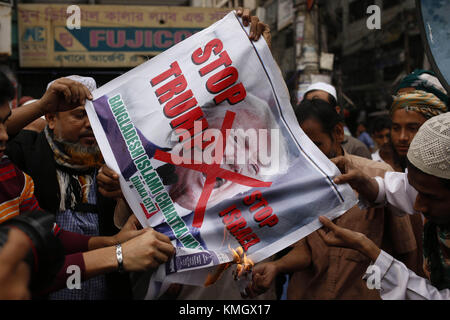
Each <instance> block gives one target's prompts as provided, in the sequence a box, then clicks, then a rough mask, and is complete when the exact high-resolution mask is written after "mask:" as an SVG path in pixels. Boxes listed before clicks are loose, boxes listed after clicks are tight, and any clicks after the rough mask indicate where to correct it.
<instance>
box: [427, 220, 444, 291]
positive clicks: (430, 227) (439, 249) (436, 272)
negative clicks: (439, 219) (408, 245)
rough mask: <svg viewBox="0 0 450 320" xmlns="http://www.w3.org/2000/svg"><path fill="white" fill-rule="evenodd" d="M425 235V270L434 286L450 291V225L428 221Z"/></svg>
mask: <svg viewBox="0 0 450 320" xmlns="http://www.w3.org/2000/svg"><path fill="white" fill-rule="evenodd" d="M423 235H424V236H423V244H424V245H423V256H424V270H425V272H426V273H427V275H428V277H429V279H430V281H431V283H432V284H433V286H435V287H436V288H438V289H439V290H442V289H450V224H447V225H445V226H438V225H436V224H435V223H433V222H431V221H426V222H425V226H424V233H423Z"/></svg>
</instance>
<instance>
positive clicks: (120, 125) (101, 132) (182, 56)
mask: <svg viewBox="0 0 450 320" xmlns="http://www.w3.org/2000/svg"><path fill="white" fill-rule="evenodd" d="M247 32H248V28H247V29H246V28H245V27H244V26H243V25H242V24H241V23H240V21H239V19H238V18H237V17H236V15H235V13H234V12H231V13H230V14H228V15H227V16H226V17H225V18H224V19H222V20H220V21H218V22H217V23H215V24H213V25H212V26H210V27H209V28H207V29H204V30H203V31H201V32H199V33H197V34H195V35H193V36H192V37H190V38H189V39H186V40H185V41H183V42H181V43H179V44H177V45H176V46H174V47H172V48H171V49H169V50H167V51H166V52H164V53H163V54H160V55H159V56H157V57H155V58H153V59H152V60H150V61H148V62H146V63H144V64H142V65H140V66H139V67H136V68H135V69H133V70H131V71H130V72H128V73H126V74H124V75H123V76H121V77H119V78H117V79H115V80H113V81H111V82H110V83H108V84H106V85H105V86H103V87H101V88H99V89H98V90H96V91H95V92H94V93H93V94H94V101H93V103H88V106H87V111H88V115H89V118H90V121H91V125H92V127H93V130H94V133H95V136H96V138H97V141H98V143H99V146H100V148H101V150H102V153H103V156H104V158H105V161H106V164H107V165H108V166H109V167H110V168H111V169H113V170H115V171H116V172H118V173H120V182H121V187H122V191H123V193H124V195H125V198H126V199H127V202H128V204H129V205H130V207H131V208H132V210H133V212H134V214H135V215H136V216H137V217H138V219H139V221H140V222H141V224H142V225H143V226H144V227H148V226H151V227H153V228H154V229H155V230H157V231H159V232H161V233H164V234H166V235H167V236H169V237H170V238H171V239H172V240H173V244H174V245H175V246H176V247H177V253H176V255H175V257H174V258H173V259H172V261H170V262H168V263H167V264H166V266H164V268H160V269H159V270H158V272H157V274H156V275H155V278H156V279H157V280H161V281H162V280H167V281H176V282H180V283H195V284H199V285H202V284H204V283H205V277H204V275H205V274H204V272H203V270H209V271H210V270H211V267H214V266H215V265H218V264H221V263H225V262H229V261H231V260H232V259H233V256H232V254H231V250H230V249H236V248H239V247H240V248H242V249H243V251H244V252H245V253H246V254H247V255H248V258H250V259H251V260H252V261H254V262H258V261H261V260H263V259H265V258H267V257H269V256H271V255H273V254H274V253H276V252H278V251H280V250H282V249H283V248H285V247H287V246H289V245H291V244H293V243H295V242H297V241H298V240H300V239H301V238H303V237H305V236H307V235H308V234H310V233H311V232H313V231H315V230H317V229H318V228H320V227H321V224H320V223H319V222H318V219H317V218H318V216H320V215H325V216H327V217H328V218H330V219H334V218H336V217H338V216H339V215H341V214H342V213H344V212H345V211H347V210H348V209H350V208H351V207H352V206H353V205H354V204H355V202H356V200H355V196H354V193H353V191H352V190H351V189H350V187H349V186H342V185H340V186H337V185H335V184H334V183H333V181H332V178H333V177H334V176H336V175H338V174H339V171H338V170H337V168H336V167H335V166H334V165H333V164H332V163H331V162H330V161H329V160H328V159H327V158H326V157H325V155H323V154H322V153H321V152H320V151H319V149H318V148H317V147H316V146H315V145H314V144H313V143H312V142H311V141H310V140H309V139H308V137H307V136H306V135H305V134H304V133H303V131H302V130H301V129H300V127H299V125H298V123H297V120H296V118H295V115H294V112H293V110H292V107H291V105H290V99H289V94H288V91H287V88H286V86H285V85H284V82H283V79H282V76H281V73H280V71H279V69H278V66H277V65H276V63H275V61H274V60H273V58H272V56H271V54H270V51H269V48H268V47H267V44H266V43H265V42H264V40H262V39H261V40H260V41H258V42H252V41H250V40H249V38H248V34H247ZM164 166H165V167H164ZM167 166H169V169H168V170H167V168H168V167H167ZM158 172H159V173H160V174H161V176H160V175H158ZM165 184H166V185H165ZM205 268H208V269H205ZM197 269H203V270H200V271H199V273H196V272H197V271H193V270H197ZM186 271H189V272H186ZM195 274H201V275H202V276H194V275H195Z"/></svg>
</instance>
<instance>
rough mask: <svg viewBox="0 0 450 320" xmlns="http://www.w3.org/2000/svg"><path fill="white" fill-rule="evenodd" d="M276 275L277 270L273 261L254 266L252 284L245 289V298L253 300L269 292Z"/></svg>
mask: <svg viewBox="0 0 450 320" xmlns="http://www.w3.org/2000/svg"><path fill="white" fill-rule="evenodd" d="M278 273H279V269H278V267H277V264H276V262H275V261H271V262H265V263H261V264H257V265H255V267H254V268H253V279H252V282H251V283H250V284H249V285H248V287H247V288H246V289H245V292H246V293H247V297H248V298H255V297H256V296H259V295H260V294H263V293H265V292H266V291H267V290H269V289H270V287H271V285H272V283H273V281H275V278H276V276H277V275H278ZM247 297H245V298H247Z"/></svg>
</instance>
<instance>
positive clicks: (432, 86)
mask: <svg viewBox="0 0 450 320" xmlns="http://www.w3.org/2000/svg"><path fill="white" fill-rule="evenodd" d="M403 88H415V89H416V90H421V91H426V92H428V93H432V94H434V95H435V96H436V97H438V98H439V99H440V100H441V101H442V102H444V103H445V104H446V105H448V102H449V101H448V96H447V92H446V91H445V89H444V87H442V85H441V83H440V82H439V79H438V78H437V77H436V75H435V74H434V72H432V71H429V70H420V69H417V70H414V72H412V73H410V74H409V75H407V76H406V77H405V78H403V80H402V82H401V83H400V84H399V86H398V88H397V90H396V91H395V92H397V91H398V90H400V89H403Z"/></svg>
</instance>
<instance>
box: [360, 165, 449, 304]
mask: <svg viewBox="0 0 450 320" xmlns="http://www.w3.org/2000/svg"><path fill="white" fill-rule="evenodd" d="M376 180H377V182H378V185H379V192H378V197H377V200H376V203H382V202H387V203H389V204H390V205H392V206H394V207H396V208H398V209H399V210H400V211H402V212H407V213H411V214H413V213H417V212H415V211H414V209H413V205H414V201H415V199H416V196H417V191H416V190H415V189H414V188H413V187H412V186H411V185H410V184H409V183H408V177H407V174H406V173H400V172H387V173H386V175H385V178H384V179H382V178H379V177H377V178H376ZM374 266H377V267H378V268H379V271H380V273H379V275H380V280H381V281H380V287H381V288H380V296H381V298H382V299H383V300H444V299H445V300H450V290H449V289H444V290H440V291H439V290H438V289H437V288H435V287H434V286H433V285H431V283H430V281H429V280H427V279H424V278H422V277H419V276H418V275H416V274H415V273H414V272H412V271H411V270H409V269H408V268H407V267H406V266H405V265H404V264H403V263H401V262H400V261H398V260H396V259H394V258H393V257H392V256H390V255H389V254H387V253H386V252H384V251H381V253H380V255H379V256H378V258H377V260H376V261H375V263H374ZM372 268H373V267H372ZM372 272H373V269H370V274H372ZM367 276H369V269H368V271H367V273H366V277H367Z"/></svg>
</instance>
